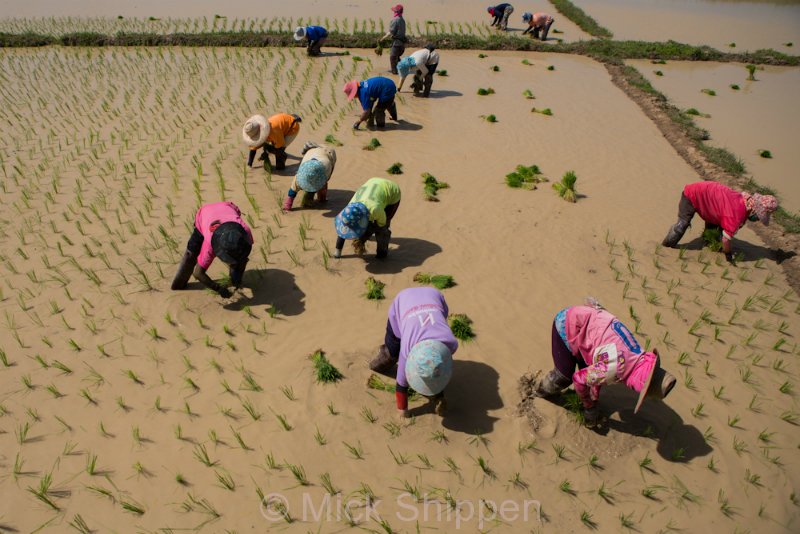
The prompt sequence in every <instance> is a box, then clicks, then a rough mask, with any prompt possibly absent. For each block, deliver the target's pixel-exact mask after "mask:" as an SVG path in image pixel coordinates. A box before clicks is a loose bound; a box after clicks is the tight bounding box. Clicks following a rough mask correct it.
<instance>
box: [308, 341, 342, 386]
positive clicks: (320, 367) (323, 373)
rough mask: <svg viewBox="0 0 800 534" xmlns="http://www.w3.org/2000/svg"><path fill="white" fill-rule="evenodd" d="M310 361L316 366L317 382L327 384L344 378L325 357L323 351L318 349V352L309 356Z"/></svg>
mask: <svg viewBox="0 0 800 534" xmlns="http://www.w3.org/2000/svg"><path fill="white" fill-rule="evenodd" d="M309 359H310V360H311V362H312V363H313V364H314V371H315V372H316V373H317V382H318V383H319V382H323V383H325V384H328V383H331V382H338V381H339V380H341V379H342V378H343V375H342V373H341V372H339V370H338V369H337V368H336V367H334V365H333V364H332V363H331V362H330V361H329V360H328V358H327V357H326V356H325V353H324V352H323V351H322V349H317V351H316V352H314V353H313V354H311V355H309Z"/></svg>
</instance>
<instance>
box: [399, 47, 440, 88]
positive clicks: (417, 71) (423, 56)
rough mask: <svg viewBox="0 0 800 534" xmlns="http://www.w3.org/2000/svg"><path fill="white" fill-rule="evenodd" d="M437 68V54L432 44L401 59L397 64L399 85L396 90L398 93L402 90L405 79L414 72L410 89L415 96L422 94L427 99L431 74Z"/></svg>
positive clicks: (431, 79) (431, 84)
mask: <svg viewBox="0 0 800 534" xmlns="http://www.w3.org/2000/svg"><path fill="white" fill-rule="evenodd" d="M438 66H439V52H436V47H434V46H433V45H432V44H428V45H426V46H425V48H423V49H422V50H417V51H416V52H414V53H413V54H411V55H410V56H407V57H404V58H402V59H401V60H400V63H398V64H397V70H398V72H399V73H400V84H399V85H398V86H397V90H398V91H400V90H401V89H402V88H403V84H404V83H405V81H406V78H407V77H408V75H409V74H410V72H411V71H412V70H414V83H412V84H411V88H412V89H413V90H414V94H415V95H418V94H422V96H423V97H426V98H427V97H428V96H430V94H431V87H432V86H433V74H434V73H435V72H436V68H437V67H438Z"/></svg>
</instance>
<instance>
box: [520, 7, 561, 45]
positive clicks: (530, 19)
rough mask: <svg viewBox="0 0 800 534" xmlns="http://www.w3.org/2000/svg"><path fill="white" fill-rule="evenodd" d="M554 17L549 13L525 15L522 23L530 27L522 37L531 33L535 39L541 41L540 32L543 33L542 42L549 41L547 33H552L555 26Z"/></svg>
mask: <svg viewBox="0 0 800 534" xmlns="http://www.w3.org/2000/svg"><path fill="white" fill-rule="evenodd" d="M553 21H554V19H553V17H551V16H550V15H548V14H547V13H534V14H532V15H531V14H530V13H523V15H522V22H527V23H528V27H527V28H525V31H523V32H522V35H525V34H527V33H528V32H531V34H532V35H533V38H534V39H539V38H540V37H539V32H541V33H542V36H541V40H542V41H546V40H547V33H548V32H549V31H550V26H552V25H553Z"/></svg>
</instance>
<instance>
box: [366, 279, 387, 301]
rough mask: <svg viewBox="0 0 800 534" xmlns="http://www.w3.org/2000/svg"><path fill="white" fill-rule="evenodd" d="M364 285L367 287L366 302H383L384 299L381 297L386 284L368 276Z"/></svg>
mask: <svg viewBox="0 0 800 534" xmlns="http://www.w3.org/2000/svg"><path fill="white" fill-rule="evenodd" d="M364 284H365V285H366V286H367V292H366V294H365V296H366V297H367V299H368V300H383V299H385V298H386V297H385V296H384V295H383V288H384V287H386V284H384V283H383V282H381V281H380V280H376V279H375V278H374V277H372V276H370V277H369V278H367V280H366V282H364Z"/></svg>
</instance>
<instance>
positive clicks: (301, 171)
mask: <svg viewBox="0 0 800 534" xmlns="http://www.w3.org/2000/svg"><path fill="white" fill-rule="evenodd" d="M335 166H336V151H335V150H334V149H333V148H331V147H329V146H325V145H318V144H317V143H314V142H313V141H309V142H307V143H306V144H305V145H303V161H301V162H300V167H298V169H297V174H296V175H295V177H294V180H292V185H290V186H289V191H288V192H287V193H286V198H285V199H283V211H284V212H288V211H290V210H291V209H292V204H293V203H294V199H295V197H296V196H297V192H298V191H304V193H303V201H302V207H306V206H307V205H310V204H311V201H312V200H313V198H314V195H315V194H316V199H317V201H318V202H325V201H326V200H327V197H328V181H329V180H330V179H331V175H332V174H333V169H334V167H335Z"/></svg>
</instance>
